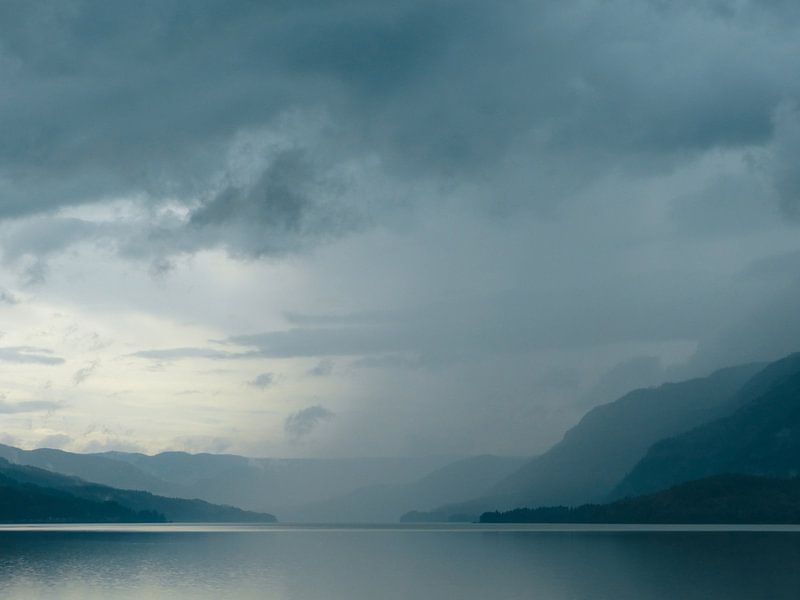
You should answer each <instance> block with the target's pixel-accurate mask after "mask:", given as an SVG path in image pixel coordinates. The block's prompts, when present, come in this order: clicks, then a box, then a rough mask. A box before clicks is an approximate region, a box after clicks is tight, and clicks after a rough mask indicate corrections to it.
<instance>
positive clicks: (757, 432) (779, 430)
mask: <svg viewBox="0 0 800 600" xmlns="http://www.w3.org/2000/svg"><path fill="white" fill-rule="evenodd" d="M753 383H755V384H757V385H752V384H751V385H749V386H748V389H747V390H746V391H747V392H748V393H749V394H752V395H755V396H756V397H755V398H753V399H751V400H750V401H749V402H747V403H746V404H744V405H743V406H741V407H740V408H739V409H738V410H737V411H735V412H734V413H733V414H732V415H730V416H727V417H725V418H722V419H718V420H715V421H713V422H710V423H706V424H704V425H702V426H700V427H697V428H695V429H693V430H691V431H688V432H686V433H683V434H681V435H678V436H674V437H672V438H669V439H665V440H662V441H660V442H658V443H657V444H655V445H654V446H653V447H652V448H650V450H649V451H648V452H647V454H646V455H645V456H644V457H643V458H642V460H641V461H640V462H639V463H638V464H637V465H636V466H635V468H634V469H633V470H632V471H631V472H630V473H629V474H628V475H627V476H626V477H625V478H624V480H623V481H622V482H621V483H620V484H619V485H618V486H617V487H616V489H615V490H614V492H613V497H623V496H626V495H639V494H643V493H648V492H651V491H655V490H659V489H664V488H667V487H669V486H671V485H674V484H676V483H680V482H683V481H688V480H692V479H699V478H701V477H707V476H710V475H716V474H721V473H744V474H751V475H769V476H776V477H791V476H795V475H797V474H798V473H800V354H794V355H792V356H789V357H787V358H785V359H783V360H780V361H777V362H776V363H773V364H771V365H770V366H769V367H767V368H766V369H765V370H764V371H763V372H762V373H761V374H760V375H759V377H758V379H757V380H754V382H753Z"/></svg>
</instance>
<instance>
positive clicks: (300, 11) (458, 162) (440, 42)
mask: <svg viewBox="0 0 800 600" xmlns="http://www.w3.org/2000/svg"><path fill="white" fill-rule="evenodd" d="M796 12H797V11H796V9H795V8H793V7H792V5H791V3H788V4H787V3H779V2H714V3H705V4H699V5H698V4H696V3H669V4H667V3H660V2H652V3H646V2H633V1H623V0H618V1H613V2H584V3H581V4H580V5H569V4H565V3H563V2H537V3H530V2H521V1H512V2H507V3H501V4H487V3H484V2H477V1H468V2H458V3H453V2H448V1H444V0H440V1H435V0H430V1H427V2H414V1H412V2H406V3H400V4H398V3H393V2H371V1H370V2H368V1H366V0H363V1H362V0H352V1H348V2H344V3H337V4H336V5H335V6H334V5H331V4H329V3H324V2H302V3H285V2H279V1H273V2H260V3H253V2H244V1H236V2H222V1H212V0H203V1H197V2H185V1H183V2H182V1H168V0H167V1H164V0H159V1H150V2H139V3H136V4H130V3H125V2H105V1H99V0H98V1H92V0H85V1H79V0H75V1H51V2H40V3H35V4H32V3H27V2H6V3H3V5H2V7H0V59H2V60H0V74H2V76H3V78H4V82H5V84H4V88H5V89H6V93H5V94H4V95H3V97H2V99H1V100H0V115H2V116H0V127H2V130H3V132H4V135H3V140H2V142H0V192H2V194H3V198H4V200H3V203H2V208H0V211H1V212H2V216H5V217H10V216H19V215H24V214H30V213H32V212H41V211H48V210H53V209H57V208H59V207H63V206H65V205H70V204H78V203H84V202H91V201H97V200H101V199H105V198H109V197H114V196H120V195H128V196H133V197H137V198H139V199H140V200H141V201H142V202H149V203H152V204H158V203H159V202H161V201H164V200H166V199H175V198H177V199H179V200H182V201H184V202H185V203H186V204H187V206H188V207H189V209H190V213H189V215H188V219H187V220H184V221H181V222H179V223H173V224H172V226H164V225H163V223H161V224H153V225H152V226H151V227H146V228H145V229H143V230H142V232H140V233H139V234H136V235H134V234H129V235H127V236H122V238H120V236H119V235H118V232H112V231H109V230H107V229H94V230H91V231H90V230H89V227H90V226H88V225H86V224H81V223H79V222H76V221H69V222H64V223H63V224H62V230H61V231H60V233H58V234H57V235H55V236H53V237H44V238H41V237H40V238H37V239H36V241H35V243H34V242H31V243H29V244H28V245H27V247H26V245H25V244H23V245H22V247H17V246H15V245H12V244H8V243H7V244H4V245H5V252H6V253H7V254H8V253H12V254H13V253H15V252H16V253H17V254H19V253H22V252H23V251H24V252H29V253H34V254H35V253H43V252H47V251H49V250H52V249H53V248H54V247H55V246H57V245H59V244H61V245H67V244H70V243H74V241H75V240H76V239H86V237H87V236H89V237H91V236H95V237H106V238H114V239H116V240H117V242H118V243H119V244H120V245H121V246H124V247H123V248H122V250H123V252H124V253H126V254H129V255H135V254H137V253H138V254H142V255H147V256H150V255H152V254H159V253H161V254H169V253H173V252H192V251H194V250H196V249H198V248H202V247H205V246H208V245H214V246H220V245H221V246H224V247H227V248H228V249H229V250H231V251H232V252H233V253H234V254H248V255H262V254H274V253H281V252H285V251H287V250H293V249H297V248H301V247H304V246H305V245H306V243H308V242H312V243H313V242H315V241H319V240H324V239H328V238H330V237H333V236H337V235H341V234H343V233H346V232H348V231H352V230H353V229H354V228H357V227H359V226H360V225H362V224H364V223H366V222H371V221H372V220H373V219H375V218H378V219H380V218H381V214H382V212H383V211H384V209H386V207H387V205H394V204H396V203H397V202H404V201H413V202H418V201H421V200H422V199H421V198H417V197H414V194H413V193H411V192H410V191H409V190H405V189H403V186H402V182H405V181H408V180H410V179H413V180H429V181H432V182H436V184H437V185H450V184H451V183H452V182H455V181H457V182H459V185H464V184H465V183H467V182H471V183H473V184H476V185H478V189H479V192H478V195H479V196H481V199H482V201H483V202H485V203H487V204H488V205H490V206H493V207H496V206H498V205H506V204H508V205H533V206H538V207H548V206H552V205H553V204H554V203H556V202H558V201H563V198H564V197H567V196H569V195H570V193H572V192H574V191H575V190H576V189H579V188H580V187H581V186H582V185H584V184H585V183H587V182H588V181H591V180H593V179H595V178H597V177H600V176H602V175H604V174H607V173H608V172H609V171H629V172H630V171H632V172H635V173H642V172H653V171H656V172H658V171H663V170H665V169H669V168H671V167H672V166H674V165H675V164H678V163H681V162H684V161H686V160H689V159H692V158H693V157H696V156H697V155H698V154H699V153H702V152H705V151H708V150H710V149H714V148H730V147H743V148H747V147H762V146H767V145H769V144H771V143H772V142H773V141H774V142H775V143H774V145H773V146H772V150H773V153H774V155H773V157H772V158H771V159H770V164H769V165H768V171H769V172H770V173H771V177H772V178H773V179H774V182H775V185H776V189H777V190H778V192H779V193H780V195H781V197H782V198H783V203H784V206H785V207H786V208H787V209H788V210H792V207H793V206H794V203H795V200H794V198H795V197H796V195H797V194H796V187H797V186H796V183H795V182H794V179H795V177H794V175H793V174H792V173H793V172H794V171H793V170H792V169H791V168H790V165H792V164H794V158H795V156H796V143H795V142H794V141H792V140H794V139H795V137H796V135H795V133H794V131H795V130H796V125H795V124H794V123H795V122H796V117H795V116H793V115H794V113H792V112H791V109H784V108H781V107H783V106H791V103H792V102H793V101H796V99H797V96H798V91H799V88H800V84H798V82H797V79H796V78H793V77H787V76H786V74H787V73H791V72H794V71H795V70H796V68H797V62H798V59H797V56H798V55H800V52H798V49H800V48H798V46H800V42H798V41H797V38H796V36H795V35H794V32H793V30H791V28H790V27H785V26H778V25H780V24H781V22H782V21H781V18H787V19H788V18H794V17H795V16H796ZM776 24H777V25H776ZM315 119H317V120H319V121H320V123H321V124H320V125H319V126H313V127H312V126H311V125H309V123H311V122H314V121H315ZM287 123H289V124H288V125H287ZM306 126H308V127H311V128H312V129H313V131H312V132H311V133H308V134H303V133H301V132H300V130H301V129H303V127H306ZM259 131H261V132H273V133H274V132H276V131H282V132H284V133H285V132H287V131H288V135H284V136H283V137H284V138H286V139H284V140H283V141H282V142H281V143H280V144H279V145H281V144H282V146H281V149H279V150H278V151H277V152H272V151H270V152H272V153H271V154H270V153H269V152H268V153H267V154H269V156H266V157H263V160H262V161H261V162H260V163H259V164H258V165H256V166H255V167H253V168H254V169H255V170H256V173H255V174H252V175H251V176H250V177H248V178H245V180H241V178H239V179H237V178H236V177H235V176H233V175H232V172H231V169H232V168H233V167H232V166H231V164H230V161H227V159H226V158H225V157H227V156H229V152H228V151H229V150H230V148H231V145H232V144H233V143H234V142H235V140H236V139H237V136H240V135H242V134H254V132H259ZM304 135H305V136H306V137H304ZM309 136H310V137H309ZM253 152H254V153H255V154H258V153H259V152H261V150H258V149H255V150H253ZM373 158H377V159H379V163H378V164H379V165H380V166H379V167H377V166H376V167H364V168H367V169H368V170H369V169H377V173H378V174H379V175H380V174H382V175H383V176H386V177H387V178H388V179H387V188H389V187H391V186H390V185H388V181H390V180H391V181H395V182H400V183H399V185H400V188H399V189H395V190H391V189H385V190H382V191H381V192H380V193H378V192H376V191H373V192H371V194H373V195H378V196H380V197H377V198H371V199H370V200H369V201H368V202H366V205H364V202H363V201H357V202H354V201H353V199H352V196H351V195H348V194H346V193H344V192H346V191H347V189H348V186H349V185H351V183H352V182H351V181H350V179H349V178H348V177H347V176H346V175H341V173H340V171H341V169H342V168H343V166H344V165H347V164H349V163H350V162H352V161H358V160H366V159H373ZM234 162H235V161H234ZM336 173H339V175H336ZM51 225H52V224H51ZM125 238H127V239H125ZM23 247H25V248H24V249H23Z"/></svg>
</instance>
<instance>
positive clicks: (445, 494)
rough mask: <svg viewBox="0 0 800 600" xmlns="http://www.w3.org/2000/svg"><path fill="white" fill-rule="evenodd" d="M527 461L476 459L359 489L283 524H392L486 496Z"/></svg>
mask: <svg viewBox="0 0 800 600" xmlns="http://www.w3.org/2000/svg"><path fill="white" fill-rule="evenodd" d="M525 460H526V459H523V458H515V457H504V456H491V455H484V456H473V457H470V458H465V459H462V460H458V461H455V462H453V463H450V464H448V465H445V466H444V467H442V468H440V469H436V470H435V471H433V472H432V473H429V474H428V475H426V476H424V477H422V478H420V479H418V480H416V481H412V482H410V483H405V484H394V485H378V486H369V487H364V488H359V489H357V490H355V491H353V492H350V493H349V494H345V495H342V496H337V497H335V498H332V499H330V500H326V501H323V502H317V503H313V504H308V505H304V506H299V507H294V508H291V507H287V508H284V509H281V511H280V515H281V518H282V519H283V520H289V521H305V522H318V523H324V522H349V523H389V522H396V521H397V520H398V519H399V518H400V516H401V515H403V514H404V513H406V512H407V511H409V510H410V509H411V508H413V507H415V506H417V507H420V506H421V507H434V506H438V505H440V504H444V503H446V502H455V501H457V500H459V499H461V498H468V497H470V496H477V495H479V494H482V493H485V492H486V491H487V490H488V489H489V488H491V486H492V485H494V484H495V483H497V481H499V480H500V479H502V478H503V477H506V476H507V475H508V474H510V473H511V472H512V471H514V470H516V469H517V468H519V467H520V465H522V464H523V463H524V462H525Z"/></svg>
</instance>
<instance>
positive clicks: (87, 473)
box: [0, 444, 456, 521]
mask: <svg viewBox="0 0 800 600" xmlns="http://www.w3.org/2000/svg"><path fill="white" fill-rule="evenodd" d="M0 458H4V459H6V460H8V461H10V462H12V463H14V464H20V465H27V466H32V467H37V468H41V469H46V470H49V471H52V472H56V473H61V474H64V475H69V476H74V477H79V478H81V479H83V480H85V481H89V482H93V483H98V484H102V485H108V486H111V487H115V488H120V489H129V490H141V491H148V492H151V493H153V494H157V495H162V496H168V497H175V498H199V499H202V500H205V501H207V502H211V503H214V504H224V505H231V506H237V507H239V508H242V509H244V510H251V511H257V512H269V513H273V514H274V513H278V514H280V512H281V511H282V510H285V509H287V508H296V507H298V506H305V505H313V504H315V503H317V504H322V503H324V502H325V501H327V500H329V499H332V498H337V497H341V496H344V495H346V494H349V493H352V492H354V491H355V490H357V489H361V488H367V487H375V486H383V485H387V486H392V485H402V484H405V483H410V482H413V481H416V480H418V479H420V478H422V477H424V476H426V475H428V474H429V473H431V472H432V471H435V470H436V469H439V468H441V467H443V466H445V465H447V464H449V463H451V462H453V460H456V459H454V458H452V457H446V456H439V457H418V458H403V457H401V458H352V459H347V458H345V459H270V458H248V457H244V456H237V455H232V454H207V453H201V454H189V453H186V452H164V453H161V454H156V455H153V456H150V455H146V454H139V453H128V452H104V453H98V454H78V453H73V452H66V451H64V450H55V449H49V448H40V449H36V450H22V449H20V448H14V447H12V446H5V445H2V444H0ZM395 518H396V517H395ZM336 520H339V521H341V520H342V519H336Z"/></svg>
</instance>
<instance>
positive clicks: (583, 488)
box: [407, 364, 764, 520]
mask: <svg viewBox="0 0 800 600" xmlns="http://www.w3.org/2000/svg"><path fill="white" fill-rule="evenodd" d="M763 368H764V365H760V364H750V365H743V366H738V367H730V368H726V369H721V370H719V371H716V372H714V373H712V374H711V375H709V376H707V377H702V378H697V379H692V380H689V381H683V382H680V383H666V384H663V385H660V386H658V387H654V388H646V389H639V390H634V391H632V392H630V393H628V394H626V395H624V396H623V397H622V398H620V399H618V400H616V401H614V402H610V403H608V404H604V405H601V406H598V407H596V408H593V409H592V410H590V411H589V412H588V413H587V414H586V415H585V416H584V417H583V418H582V419H581V420H580V422H579V423H578V424H577V425H575V427H573V428H572V429H570V430H569V431H567V433H566V434H565V435H564V438H563V439H562V440H561V441H560V442H559V443H558V444H556V445H555V446H553V447H552V448H551V449H550V450H548V451H547V452H545V453H544V454H542V455H540V456H537V457H535V458H533V459H531V460H529V461H528V462H527V463H526V464H525V465H523V466H522V467H521V468H520V469H519V470H517V471H516V472H514V473H512V474H511V475H509V476H508V477H507V478H505V479H504V480H502V481H500V482H499V483H498V484H497V485H496V486H495V487H494V488H493V489H492V490H491V491H490V492H489V493H488V494H486V495H485V496H484V497H481V498H477V499H475V500H471V501H466V502H461V503H456V504H449V505H444V506H441V507H438V508H437V509H435V510H434V511H433V512H434V513H435V514H434V515H433V516H432V517H431V516H430V515H428V516H426V515H417V516H418V517H420V518H422V519H428V518H434V519H437V520H439V519H444V520H447V519H449V518H450V517H452V516H453V515H465V518H470V517H476V516H477V515H479V514H480V513H482V512H484V511H488V510H507V509H511V508H515V507H518V506H543V505H559V504H567V505H577V504H583V503H586V502H598V501H602V500H603V499H605V498H606V497H607V495H608V494H609V493H610V492H611V491H612V489H613V488H614V486H615V485H616V484H618V483H619V481H620V480H621V479H622V478H623V477H624V476H625V475H626V473H628V472H629V471H630V469H632V468H633V467H634V465H636V463H637V462H638V461H639V460H640V459H641V458H642V457H643V456H644V455H645V453H646V452H647V450H648V448H649V447H650V446H651V445H652V444H654V443H655V442H657V441H658V440H660V439H663V438H665V437H668V436H671V435H675V434H677V433H681V432H683V431H687V430H690V429H692V428H693V427H695V426H697V425H699V424H702V423H707V422H709V421H712V420H715V419H717V418H719V417H720V416H723V415H726V414H730V413H731V412H733V411H734V410H736V408H738V407H739V406H741V405H742V404H743V403H745V402H747V400H748V399H749V398H750V396H751V395H752V394H753V393H755V392H749V391H746V390H747V388H748V382H750V381H751V380H753V378H754V377H755V376H757V374H758V373H759V372H760V371H761V370H762V369H763ZM759 389H760V388H759ZM407 518H408V517H407Z"/></svg>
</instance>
